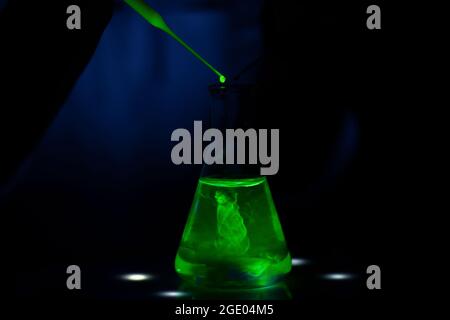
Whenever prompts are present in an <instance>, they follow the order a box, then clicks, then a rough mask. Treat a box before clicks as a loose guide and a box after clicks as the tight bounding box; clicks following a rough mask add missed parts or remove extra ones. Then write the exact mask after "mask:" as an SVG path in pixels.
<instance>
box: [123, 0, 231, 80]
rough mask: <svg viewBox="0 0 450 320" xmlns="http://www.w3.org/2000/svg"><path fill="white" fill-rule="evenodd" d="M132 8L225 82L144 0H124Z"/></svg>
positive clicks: (222, 76) (223, 77) (224, 78)
mask: <svg viewBox="0 0 450 320" xmlns="http://www.w3.org/2000/svg"><path fill="white" fill-rule="evenodd" d="M124 1H125V3H126V4H128V5H129V6H130V7H131V8H132V9H133V10H135V11H136V12H137V13H139V14H140V15H141V16H142V17H143V18H144V19H145V20H146V21H147V22H149V23H150V24H151V25H152V26H154V27H155V28H158V29H159V30H161V31H164V32H165V33H167V34H168V35H169V36H171V37H172V38H173V39H175V40H176V41H177V42H178V43H180V44H181V45H182V46H183V47H184V48H186V49H187V50H188V51H189V52H190V53H192V54H193V55H194V56H195V57H196V58H197V59H198V60H200V61H201V62H202V63H203V64H205V65H206V66H207V67H208V68H209V69H210V70H211V71H212V72H214V73H215V74H216V75H217V77H218V78H219V82H220V83H225V82H226V80H227V78H226V77H225V76H224V75H223V74H221V73H220V72H219V71H217V69H216V68H214V67H213V66H212V65H211V64H210V63H209V62H208V61H206V60H205V59H203V57H202V56H200V55H199V54H198V53H197V52H195V51H194V49H192V48H191V47H190V46H189V45H188V44H187V43H186V42H184V41H183V40H182V39H181V38H180V37H178V35H177V34H175V32H173V31H172V29H171V28H170V27H169V26H168V25H167V23H166V22H165V21H164V18H163V17H162V16H161V15H160V14H159V13H158V12H157V11H156V10H155V9H153V8H152V7H151V6H149V5H148V4H147V3H146V2H145V1H144V0H124Z"/></svg>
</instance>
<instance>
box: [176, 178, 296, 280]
mask: <svg viewBox="0 0 450 320" xmlns="http://www.w3.org/2000/svg"><path fill="white" fill-rule="evenodd" d="M175 269H176V271H177V273H178V274H179V275H180V276H181V277H182V278H183V279H185V280H187V281H188V282H190V283H193V284H195V285H199V286H206V287H218V288H233V287H235V288H254V287H264V286H268V285H272V284H274V283H276V282H277V281H278V280H280V279H281V278H282V277H283V276H284V275H285V274H287V273H288V272H289V271H290V270H291V256H290V254H289V251H288V249H287V247H286V242H285V238H284V235H283V231H282V228H281V224H280V221H279V219H278V214H277V211H276V209H275V205H274V203H273V200H272V196H271V193H270V189H269V185H268V183H267V180H266V178H265V177H258V178H253V179H237V180H236V179H214V178H201V179H200V180H199V183H198V186H197V190H196V193H195V196H194V200H193V203H192V207H191V211H190V213H189V217H188V221H187V223H186V226H185V229H184V233H183V237H182V240H181V244H180V247H179V249H178V253H177V256H176V259H175Z"/></svg>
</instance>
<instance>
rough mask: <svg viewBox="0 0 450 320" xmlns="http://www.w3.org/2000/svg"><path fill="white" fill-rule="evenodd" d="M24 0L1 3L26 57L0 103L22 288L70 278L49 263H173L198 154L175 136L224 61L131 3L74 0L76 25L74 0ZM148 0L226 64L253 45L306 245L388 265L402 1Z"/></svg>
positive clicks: (291, 218) (285, 191)
mask: <svg viewBox="0 0 450 320" xmlns="http://www.w3.org/2000/svg"><path fill="white" fill-rule="evenodd" d="M11 2H12V3H14V2H15V3H16V5H17V7H16V8H15V9H14V6H13V5H12V8H11V9H8V8H7V9H6V10H3V9H2V16H1V20H0V23H1V35H2V39H1V41H2V47H3V48H5V51H6V52H7V53H9V56H7V57H6V58H4V59H2V62H3V63H5V64H4V66H5V68H6V67H8V69H12V70H13V73H11V74H9V76H10V78H9V79H8V83H9V85H10V86H9V87H3V89H4V93H5V94H2V101H1V102H0V103H1V106H2V121H4V120H5V123H4V128H8V131H7V133H5V134H3V135H2V138H3V139H4V144H3V145H4V146H6V147H5V148H4V152H3V155H2V158H3V160H2V161H5V162H4V165H3V164H2V178H3V180H2V181H4V183H3V189H2V191H3V198H2V212H5V213H6V215H7V216H11V217H13V219H14V236H13V237H12V238H11V245H13V247H14V252H15V258H14V261H15V262H16V265H15V269H16V276H17V286H16V293H17V294H18V295H19V296H40V295H50V296H52V295H54V294H56V293H55V292H57V294H59V293H60V291H61V292H62V291H63V290H64V284H65V282H63V283H62V284H61V285H49V287H48V288H46V284H45V283H52V281H56V280H55V279H58V281H59V279H60V278H61V279H62V281H64V279H65V274H62V275H61V274H59V275H56V273H55V272H51V271H49V270H53V269H52V268H56V270H63V269H61V266H67V265H70V264H77V265H80V266H92V265H94V266H97V267H98V268H100V267H99V266H116V265H121V266H122V265H130V266H131V265H139V264H141V265H142V264H144V265H150V266H158V267H157V268H159V269H162V270H163V271H162V272H166V273H171V272H172V270H173V267H172V265H171V262H172V259H173V258H174V256H175V253H176V250H177V246H178V243H179V240H180V237H181V234H182V231H183V227H184V224H185V221H186V218H187V214H188V211H189V207H190V204H191V201H192V197H193V193H194V190H195V186H196V183H197V180H198V177H199V173H200V170H201V167H200V166H185V167H178V166H175V165H173V164H172V162H171V160H170V152H171V148H172V146H173V143H171V142H170V135H171V133H172V131H173V130H175V129H176V128H188V129H189V128H191V127H192V126H193V121H194V120H206V119H207V117H208V114H209V108H210V104H211V98H210V96H209V94H208V90H207V87H208V85H209V84H210V83H212V82H214V81H215V77H214V75H213V74H212V73H211V72H210V71H209V70H208V69H206V68H204V66H202V65H201V64H200V63H199V62H198V61H197V60H195V59H194V58H193V57H192V56H191V55H190V54H189V53H188V52H186V51H185V50H184V49H183V48H182V47H181V46H179V44H177V43H176V42H174V41H173V40H172V39H170V38H168V37H167V36H166V35H164V34H163V33H161V32H160V31H158V30H155V29H154V28H153V27H151V26H149V25H148V24H147V23H146V22H145V21H144V20H143V19H141V18H140V17H139V16H137V15H136V13H134V12H132V11H131V10H130V9H129V8H128V7H126V6H125V5H123V4H120V3H113V2H108V1H100V2H95V3H92V2H93V1H91V3H89V2H88V1H71V3H70V4H72V3H73V4H75V3H79V4H80V5H81V7H82V15H83V16H82V23H83V29H82V31H79V32H78V31H68V30H67V29H66V27H65V19H66V14H65V8H66V7H67V6H68V3H65V2H64V1H58V2H53V3H52V2H51V1H50V2H44V3H39V4H36V3H34V4H33V2H28V3H27V1H24V2H20V4H18V3H19V2H16V1H11ZM24 3H26V5H24ZM150 3H151V4H152V5H153V6H154V7H155V8H156V9H157V10H158V11H159V12H160V13H161V14H162V15H163V16H164V17H165V18H166V21H167V22H168V23H169V25H170V26H171V27H172V29H173V30H175V32H177V33H178V34H179V35H180V36H181V37H182V38H183V39H185V40H186V42H188V43H189V44H190V45H192V47H193V48H195V49H196V50H197V51H198V52H200V53H201V54H202V55H203V56H204V57H205V58H206V59H207V60H208V61H209V62H210V63H211V64H212V65H214V66H215V67H217V68H218V69H219V70H220V71H221V72H223V73H225V74H226V75H228V76H232V75H234V74H237V73H238V72H239V71H240V70H242V69H243V68H244V67H245V66H246V65H248V64H249V63H252V62H255V61H256V63H255V64H254V66H253V68H252V69H250V70H249V71H248V72H247V73H245V74H244V75H243V77H242V79H241V81H243V82H256V83H257V84H258V87H259V89H260V90H259V93H260V96H259V100H258V101H259V108H260V112H259V113H258V117H259V118H260V119H261V120H262V121H263V123H264V124H265V125H266V127H268V128H280V132H281V147H280V150H281V154H280V171H279V174H278V175H277V176H274V177H270V178H269V181H270V184H271V189H272V193H273V196H274V200H275V203H276V205H277V208H278V211H279V215H280V219H281V222H282V224H283V228H284V232H285V236H286V238H287V241H288V246H289V248H290V250H291V253H292V255H293V256H294V257H296V256H301V257H306V258H308V259H311V260H313V261H317V262H318V265H320V266H321V268H323V269H324V270H351V271H355V272H359V273H364V272H365V268H366V267H367V266H368V265H370V264H377V265H379V266H381V268H382V270H386V274H389V267H388V264H387V261H386V254H385V251H386V249H387V247H388V245H387V244H388V239H389V238H390V236H391V231H392V229H393V228H394V227H395V224H396V223H395V221H396V219H397V216H396V212H397V210H398V208H399V206H400V202H401V201H400V199H399V197H400V195H399V189H401V186H400V179H401V178H400V177H399V175H398V166H399V163H398V161H397V159H396V153H397V152H399V149H398V145H397V137H398V135H397V130H399V129H398V127H397V126H396V125H395V123H394V121H393V118H394V115H393V113H394V111H393V108H395V107H394V106H395V105H396V103H398V101H399V96H398V92H397V91H396V87H397V85H398V79H399V77H400V74H402V63H403V61H404V60H403V57H402V54H401V52H402V51H401V50H402V49H401V48H402V47H401V45H402V44H401V40H402V36H404V35H405V31H404V30H402V28H400V26H399V25H398V24H394V16H395V13H396V12H395V10H394V8H392V6H391V7H389V6H388V5H386V4H384V3H381V2H379V1H378V2H376V3H372V2H370V3H369V2H365V1H361V2H352V3H347V2H344V1H339V2H338V1H320V2H318V1H260V0H245V1H240V0H235V1H231V0H228V1H220V0H217V1H213V0H210V1H207V0H184V1H181V0H180V1H170V3H168V1H156V0H155V1H151V2H150ZM370 4H378V5H379V6H380V7H381V9H382V30H368V29H367V28H366V19H367V16H368V15H367V14H366V8H367V6H368V5H370ZM21 6H22V7H21ZM2 7H3V5H2ZM25 7H27V8H28V10H24V8H25ZM8 10H10V11H8ZM31 21H32V22H33V25H34V27H33V26H32V25H30V23H31ZM38 22H39V24H37V23H38ZM105 26H106V28H105V30H104V32H103V33H102V31H103V28H104V27H105ZM98 38H100V41H99V43H98V47H96V45H97V39H98ZM91 54H92V59H90V56H91ZM89 59H90V60H89ZM84 65H86V67H85V68H84ZM11 67H12V68H11ZM78 75H79V78H78ZM72 85H73V89H71V88H72ZM11 93H12V95H10V94H11ZM391 106H392V107H391ZM6 124H8V125H11V129H9V126H8V127H7V126H6ZM2 142H3V141H2ZM30 150H31V151H30ZM21 159H24V160H23V161H21ZM18 163H21V165H20V166H18V167H17V164H18ZM167 261H169V262H170V263H166V262H167ZM58 268H59V269H58ZM105 268H108V267H105ZM30 270H32V271H33V272H34V273H32V275H31V276H30ZM40 275H42V277H41V280H36V279H37V278H39V277H40ZM24 277H25V279H28V280H29V278H33V279H34V280H33V281H31V280H30V281H31V282H30V281H28V280H23V278H24ZM27 277H29V278H27ZM43 278H45V281H44V280H43ZM20 279H22V280H20ZM364 283H365V282H364V279H363V280H362V282H361V285H364ZM53 286H54V287H55V288H54V287H53ZM386 286H388V284H387V283H386ZM60 287H61V288H60ZM59 289H60V291H58V290H59ZM55 290H56V291H55Z"/></svg>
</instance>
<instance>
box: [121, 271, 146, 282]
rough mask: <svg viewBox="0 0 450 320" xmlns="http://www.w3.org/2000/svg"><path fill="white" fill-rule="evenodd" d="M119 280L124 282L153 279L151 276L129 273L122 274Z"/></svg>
mask: <svg viewBox="0 0 450 320" xmlns="http://www.w3.org/2000/svg"><path fill="white" fill-rule="evenodd" d="M120 278H121V279H122V280H126V281H147V280H151V279H153V278H154V277H153V276H152V275H151V274H146V273H130V274H124V275H122V276H121V277H120Z"/></svg>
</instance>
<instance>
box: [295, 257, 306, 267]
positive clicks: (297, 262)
mask: <svg viewBox="0 0 450 320" xmlns="http://www.w3.org/2000/svg"><path fill="white" fill-rule="evenodd" d="M306 264H309V260H306V259H302V258H292V266H293V267H298V266H304V265H306Z"/></svg>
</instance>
